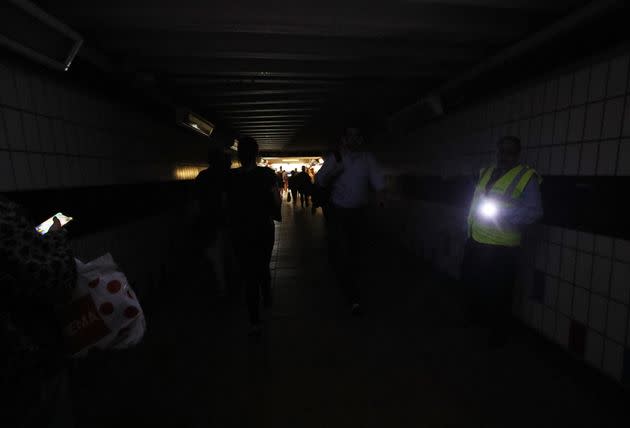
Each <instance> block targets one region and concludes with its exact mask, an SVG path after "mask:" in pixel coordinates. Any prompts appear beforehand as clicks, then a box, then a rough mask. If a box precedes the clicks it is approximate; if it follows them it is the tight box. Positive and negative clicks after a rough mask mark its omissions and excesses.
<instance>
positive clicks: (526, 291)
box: [384, 54, 630, 380]
mask: <svg viewBox="0 0 630 428" xmlns="http://www.w3.org/2000/svg"><path fill="white" fill-rule="evenodd" d="M629 58H630V54H621V55H620V54H615V55H612V56H610V57H609V58H608V59H606V60H601V59H599V60H597V61H595V62H593V63H592V64H590V65H580V66H578V67H575V69H574V70H572V71H566V70H564V71H563V72H561V73H556V74H554V75H552V76H550V77H547V78H544V79H542V80H540V81H536V82H531V83H529V84H527V85H525V86H521V87H518V88H517V89H515V90H511V91H508V92H507V93H503V94H501V95H499V96H495V97H493V98H492V99H489V100H486V101H483V102H480V103H478V104H475V105H472V106H469V107H468V108H466V109H463V110H461V111H458V112H454V113H451V114H448V115H446V116H445V117H444V118H442V119H441V120H439V121H436V122H432V123H430V124H428V125H427V126H425V127H423V128H421V129H419V130H418V131H415V132H413V133H412V134H410V135H407V136H405V137H404V138H403V139H402V141H401V144H403V145H404V147H403V148H400V152H404V153H405V155H406V156H409V157H411V156H410V155H413V158H414V160H416V164H415V165H413V168H411V170H412V172H413V173H415V174H417V175H420V176H442V177H452V176H461V175H469V176H470V175H472V174H475V173H477V172H478V171H479V169H480V168H481V167H484V166H487V165H488V164H491V163H493V162H494V157H495V144H496V141H497V139H498V137H500V136H502V135H510V134H511V135H517V136H519V137H520V138H521V141H522V144H523V158H524V161H525V162H526V163H528V164H530V165H531V166H533V167H535V168H536V169H538V171H539V172H541V173H542V174H543V175H547V176H548V175H564V176H579V175H602V176H615V175H616V176H621V175H624V176H625V175H630V106H629V104H628V103H629V101H630V98H629V97H628V88H629V87H628V76H629V73H628V71H629ZM385 157H386V156H384V158H385ZM388 161H389V162H392V160H391V159H389V160H388ZM406 167H407V169H408V170H409V169H410V168H409V166H408V164H407V165H406ZM398 203H399V204H400V207H399V208H400V209H399V210H395V215H396V221H397V222H401V223H402V224H401V225H400V229H401V231H400V233H401V236H403V241H404V242H405V243H406V245H407V246H408V247H409V248H410V249H412V251H416V252H417V253H421V254H423V255H424V256H425V257H426V258H427V259H429V260H431V261H432V262H433V263H434V264H435V265H436V266H437V267H439V268H440V269H441V270H443V271H445V272H448V273H449V274H450V275H452V276H454V277H457V276H458V275H459V267H460V264H461V258H462V254H463V245H464V242H465V236H464V227H465V219H466V212H465V211H464V210H462V209H461V208H454V207H452V206H446V205H441V204H437V203H432V202H427V201H408V202H403V201H399V202H398ZM400 217H403V218H402V219H401V218H400ZM437 218H439V219H440V222H439V225H440V227H436V226H435V225H436V222H435V219H437ZM445 242H449V243H448V244H445ZM443 248H447V249H448V251H443ZM535 272H539V274H535ZM540 273H542V275H543V278H544V285H543V286H544V293H543V295H542V296H541V298H540V299H538V298H537V297H536V298H534V297H533V294H532V290H533V288H534V281H535V278H537V277H540ZM514 302H515V306H514V311H515V314H516V315H517V316H518V317H520V318H522V319H523V321H525V322H526V323H527V324H529V325H530V326H531V327H533V328H535V329H536V330H538V331H540V333H541V334H542V335H544V336H545V337H547V338H549V339H550V340H552V341H554V342H556V343H558V344H559V345H560V346H562V347H564V348H569V347H570V346H571V345H570V334H571V333H570V332H571V328H572V324H574V323H581V324H582V325H584V326H585V327H586V332H587V333H586V338H585V349H584V354H583V358H584V360H585V361H587V362H588V363H589V364H591V365H592V366H594V367H596V368H598V369H600V370H602V372H603V373H606V374H607V375H609V376H612V377H613V378H615V379H617V380H621V378H622V373H623V372H624V367H623V360H624V353H625V354H626V355H630V353H629V352H630V351H628V350H627V349H628V346H629V344H630V343H629V340H630V328H629V322H630V317H629V316H628V314H629V306H628V305H629V304H630V242H628V241H625V240H621V239H617V238H615V237H611V236H600V235H593V234H590V233H583V232H578V231H575V230H571V229H562V228H557V227H549V226H545V225H537V226H535V227H534V228H532V230H531V231H529V233H528V234H527V237H526V240H525V244H524V254H523V267H522V272H521V274H520V277H519V282H518V287H517V291H516V295H515V299H514ZM625 371H626V372H627V373H630V368H627V367H626V368H625Z"/></svg>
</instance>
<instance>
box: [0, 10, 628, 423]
mask: <svg viewBox="0 0 630 428" xmlns="http://www.w3.org/2000/svg"><path fill="white" fill-rule="evenodd" d="M627 9H628V5H627V4H626V2H625V1H613V0H601V1H585V0H551V1H550V0H546V1H542V0H515V1H511V2H501V1H496V0H416V1H403V0H393V1H390V2H387V3H383V2H377V1H372V0H368V1H361V2H360V1H355V0H349V1H337V2H331V1H321V2H316V3H313V2H306V1H302V0H297V1H292V2H279V3H274V4H267V3H264V2H255V1H249V0H248V1H238V2H229V1H227V0H218V1H215V2H202V1H198V0H179V1H171V0H154V1H152V2H143V1H132V2H129V1H124V2H123V1H120V0H110V1H107V2H85V1H78V0H54V1H53V0H32V1H27V0H6V1H4V2H3V4H2V5H1V6H0V192H1V193H2V194H3V195H4V197H6V198H7V199H9V200H11V201H14V202H16V203H18V204H20V205H21V206H22V207H23V208H24V210H25V212H27V213H28V215H29V216H30V218H32V219H33V221H34V222H35V221H36V220H38V221H41V220H44V219H46V218H48V217H49V216H50V215H52V214H54V213H56V212H63V213H64V214H68V215H71V216H72V217H73V218H74V221H73V222H72V223H70V224H68V226H67V234H68V236H69V238H70V239H71V242H72V247H73V249H74V253H75V256H76V257H77V258H79V259H81V260H92V259H94V258H96V257H98V256H100V255H102V254H105V253H111V254H112V255H113V257H114V258H115V259H116V261H117V262H118V264H119V266H120V268H121V270H123V271H124V272H125V274H126V275H127V277H128V279H129V282H130V284H131V285H132V286H133V288H134V290H135V291H136V294H137V296H138V299H139V301H140V302H141V303H142V305H143V309H144V312H145V316H146V321H147V331H146V334H145V337H144V340H143V341H142V342H141V343H140V344H139V345H137V346H135V347H133V348H130V349H127V350H122V351H104V352H99V353H95V354H94V355H89V356H88V357H87V358H82V359H75V360H72V361H71V362H69V363H68V366H69V373H70V386H69V390H70V396H71V397H70V401H71V402H72V409H73V410H72V412H73V414H74V416H73V417H72V420H73V422H68V423H67V425H65V426H72V427H106V426H119V427H126V426H155V427H211V426H212V427H250V426H251V427H253V426H269V427H284V426H287V427H288V426H291V427H337V426H339V427H341V426H343V427H410V426H426V427H460V426H461V427H488V426H496V427H520V426H522V427H529V426H550V427H552V426H553V427H564V426H589V427H623V426H628V423H629V421H628V412H627V403H628V393H627V387H628V385H630V328H629V325H630V317H629V316H628V313H629V304H630V229H629V228H628V226H627V219H628V218H629V214H630V212H628V209H627V208H626V205H625V195H626V193H627V191H626V190H627V184H628V183H629V179H628V176H629V175H630V107H629V104H628V94H629V92H630V88H629V86H628V80H629V64H630V45H629V39H628V31H627V23H626V21H627V20H626V17H627V15H628V14H627V12H628V10H627ZM349 126H352V127H358V128H360V129H361V131H362V133H363V135H364V137H365V148H366V150H369V151H370V152H371V153H373V155H374V157H375V158H376V159H377V161H378V163H379V164H380V166H381V168H382V170H383V171H384V173H385V176H386V182H387V186H386V190H385V201H384V204H383V205H382V206H381V205H378V204H372V205H370V207H369V209H368V210H367V212H366V218H365V224H366V226H365V230H364V233H363V235H364V239H365V242H366V244H365V246H364V254H363V255H362V260H363V268H362V269H360V270H359V271H357V272H356V278H357V279H358V280H359V281H360V283H361V286H362V288H363V290H364V293H365V296H364V300H363V302H362V305H363V308H364V314H363V316H362V317H360V318H358V317H351V316H350V313H349V312H348V311H347V310H346V308H345V307H344V305H343V302H342V299H341V296H340V293H339V290H338V287H337V285H336V279H335V275H334V274H333V273H332V270H331V268H330V264H329V260H328V256H327V254H328V248H327V240H326V227H325V219H324V215H323V213H322V210H321V209H312V207H310V206H307V207H301V206H300V205H299V204H293V203H292V202H291V203H289V202H287V200H286V197H287V194H286V193H285V194H283V202H282V217H283V221H282V222H278V223H276V225H275V231H276V235H275V245H274V250H273V254H272V259H271V272H272V292H273V299H274V306H273V308H272V309H271V310H270V311H269V312H268V313H267V314H266V315H265V317H266V319H265V328H264V331H263V333H262V334H261V335H260V336H256V337H251V336H248V334H247V316H246V313H245V303H244V298H243V297H242V296H241V295H240V294H239V291H238V289H237V291H234V292H233V293H232V294H230V295H229V296H228V297H221V298H220V297H218V296H216V295H215V293H213V292H212V290H213V287H214V284H213V283H212V279H211V277H210V276H207V275H204V274H203V273H202V269H201V268H200V266H199V263H198V262H199V260H198V259H199V248H198V243H197V241H196V237H197V235H198V230H197V229H196V228H195V223H194V221H193V220H194V215H195V209H194V204H193V203H192V202H191V201H192V199H193V198H192V195H193V194H194V185H195V181H194V179H195V178H196V177H197V174H198V173H199V172H200V171H202V170H204V169H205V168H207V167H208V161H207V155H208V152H209V151H214V152H219V153H223V154H225V155H226V156H229V157H231V158H232V163H233V165H232V166H233V167H237V166H238V162H237V160H236V148H237V144H238V140H239V138H243V137H244V136H251V137H254V138H255V139H256V140H257V141H258V144H259V148H260V162H261V165H263V164H264V165H266V166H270V167H277V166H278V165H280V164H282V165H284V166H285V169H286V168H287V166H289V167H290V168H291V169H293V168H294V166H295V168H299V167H300V166H302V165H305V166H308V167H317V168H319V167H320V165H321V161H320V160H319V159H320V158H321V159H327V158H328V157H329V155H330V153H331V152H332V151H333V150H334V149H335V148H336V147H337V144H338V142H339V139H340V136H341V135H342V134H343V132H344V129H345V128H347V127H349ZM503 136H516V137H518V138H519V140H520V142H521V161H522V162H523V163H524V164H526V165H529V166H530V167H532V168H535V169H536V170H537V171H538V173H539V174H540V175H541V177H542V179H543V184H542V185H541V192H542V203H543V208H544V217H543V218H542V220H540V221H539V222H538V223H537V224H535V225H533V226H532V227H530V228H528V229H527V231H526V232H525V234H524V240H523V245H522V251H521V253H520V256H519V267H518V277H517V281H516V285H515V287H514V293H513V296H512V315H513V318H514V322H513V326H512V327H511V332H510V341H509V343H508V344H507V345H506V346H505V347H502V348H500V349H487V348H486V347H484V346H483V342H484V340H483V337H484V336H483V335H484V332H483V331H482V330H481V329H478V328H476V327H474V326H470V325H469V324H467V323H466V320H465V309H464V308H465V305H466V297H465V296H466V292H467V290H465V288H464V285H463V283H462V281H461V264H462V259H463V256H464V246H465V242H466V224H467V220H466V218H467V215H468V207H469V204H470V202H471V198H472V195H473V192H474V186H475V180H476V179H477V177H478V174H479V171H480V169H481V168H484V167H488V166H490V165H491V164H493V163H494V162H495V156H496V155H495V152H496V143H497V140H498V139H499V138H501V137H503ZM256 208H257V207H255V206H252V207H251V209H252V210H254V209H256ZM34 224H35V223H34ZM3 298H4V297H3Z"/></svg>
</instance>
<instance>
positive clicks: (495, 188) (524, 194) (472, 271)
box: [462, 136, 543, 347]
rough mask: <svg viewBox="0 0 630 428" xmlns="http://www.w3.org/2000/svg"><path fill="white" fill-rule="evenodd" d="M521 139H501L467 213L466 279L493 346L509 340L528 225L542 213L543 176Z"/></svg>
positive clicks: (476, 312) (477, 319)
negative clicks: (523, 157) (529, 162)
mask: <svg viewBox="0 0 630 428" xmlns="http://www.w3.org/2000/svg"><path fill="white" fill-rule="evenodd" d="M520 151H521V142H520V140H519V139H518V138H517V137H512V136H507V137H502V138H501V139H499V141H498V143H497V164H496V166H490V167H487V168H483V169H482V170H481V171H480V173H479V177H478V179H477V184H476V187H475V191H474V195H473V199H472V203H471V204H470V210H469V213H468V240H467V242H466V250H465V253H464V261H463V264H462V279H463V280H464V283H465V284H466V287H467V288H468V291H469V292H470V293H471V297H472V299H471V306H470V309H471V311H470V314H469V315H470V316H471V318H472V321H473V322H475V323H479V324H481V325H482V326H483V327H486V328H488V329H489V342H488V344H489V345H490V346H491V347H494V346H502V345H504V344H505V343H506V340H507V337H508V332H509V326H510V321H511V311H512V290H513V286H514V281H515V279H516V271H517V268H518V257H519V248H520V245H521V235H522V232H523V229H524V227H525V226H527V225H529V224H532V223H534V222H536V221H537V220H539V219H540V218H541V217H542V214H543V209H542V201H541V197H540V184H541V183H542V178H541V177H540V175H539V174H538V173H537V172H536V171H535V170H534V169H533V168H531V167H529V166H526V165H523V164H521V163H519V155H520Z"/></svg>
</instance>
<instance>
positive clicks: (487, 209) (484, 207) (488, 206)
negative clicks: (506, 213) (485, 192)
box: [479, 199, 499, 218]
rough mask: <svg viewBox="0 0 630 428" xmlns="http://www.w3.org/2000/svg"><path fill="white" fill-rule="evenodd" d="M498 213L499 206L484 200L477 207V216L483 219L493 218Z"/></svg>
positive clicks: (489, 200)
mask: <svg viewBox="0 0 630 428" xmlns="http://www.w3.org/2000/svg"><path fill="white" fill-rule="evenodd" d="M498 213H499V205H498V204H497V203H496V202H495V201H493V200H491V199H485V200H483V201H481V204H480V205H479V214H481V216H482V217H485V218H495V217H496V216H497V214H498Z"/></svg>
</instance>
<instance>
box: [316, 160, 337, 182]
mask: <svg viewBox="0 0 630 428" xmlns="http://www.w3.org/2000/svg"><path fill="white" fill-rule="evenodd" d="M336 168H337V160H336V159H335V156H333V155H329V156H327V157H326V159H325V160H324V164H323V165H322V167H321V168H320V169H319V171H318V172H317V174H315V182H316V183H317V184H319V185H320V186H322V187H326V186H328V184H330V181H331V180H332V177H333V173H334V171H335V170H336Z"/></svg>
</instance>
